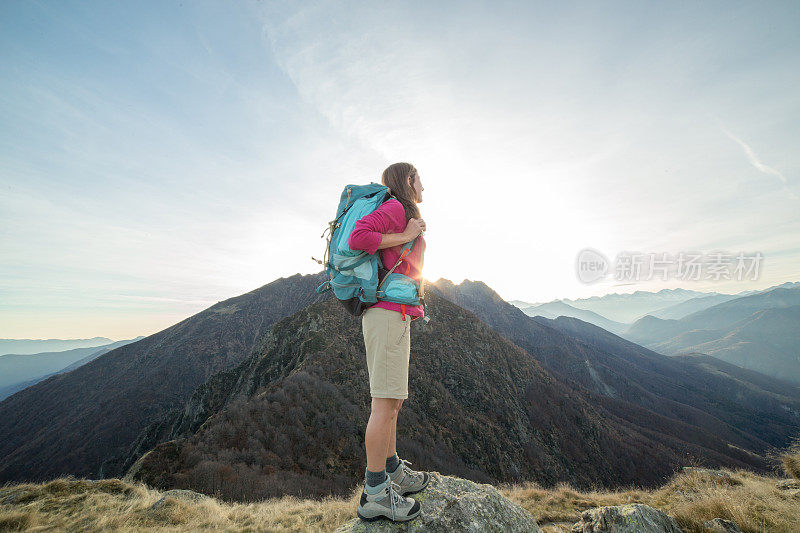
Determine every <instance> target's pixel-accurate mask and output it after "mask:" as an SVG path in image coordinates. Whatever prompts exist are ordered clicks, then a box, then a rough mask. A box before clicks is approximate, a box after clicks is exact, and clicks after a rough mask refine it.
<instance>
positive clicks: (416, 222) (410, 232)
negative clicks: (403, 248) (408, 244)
mask: <svg viewBox="0 0 800 533" xmlns="http://www.w3.org/2000/svg"><path fill="white" fill-rule="evenodd" d="M424 231H425V221H424V220H422V219H421V218H409V219H408V224H406V230H405V231H404V232H403V233H405V235H406V237H407V238H408V240H409V241H410V240H411V239H414V238H416V237H418V236H419V235H420V234H421V233H422V232H424Z"/></svg>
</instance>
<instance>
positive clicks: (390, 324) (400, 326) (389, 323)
mask: <svg viewBox="0 0 800 533" xmlns="http://www.w3.org/2000/svg"><path fill="white" fill-rule="evenodd" d="M361 326H362V329H363V330H364V345H365V346H366V349H367V369H368V370H369V392H370V395H371V396H372V397H373V398H408V361H409V358H410V357H411V317H410V316H408V315H406V319H405V320H403V315H401V314H400V313H398V312H397V311H391V310H389V309H384V308H382V307H370V308H369V309H367V310H366V311H364V314H363V315H361Z"/></svg>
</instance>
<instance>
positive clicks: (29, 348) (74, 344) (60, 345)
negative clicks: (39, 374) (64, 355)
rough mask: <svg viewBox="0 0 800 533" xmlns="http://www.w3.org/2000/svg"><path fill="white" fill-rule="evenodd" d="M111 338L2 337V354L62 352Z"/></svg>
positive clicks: (107, 341) (100, 343) (0, 341)
mask: <svg viewBox="0 0 800 533" xmlns="http://www.w3.org/2000/svg"><path fill="white" fill-rule="evenodd" d="M112 342H114V341H112V340H111V339H107V338H105V337H93V338H91V339H0V355H5V354H9V353H11V354H17V355H25V354H36V353H43V352H62V351H64V350H72V349H75V348H97V347H100V346H104V345H106V344H111V343H112Z"/></svg>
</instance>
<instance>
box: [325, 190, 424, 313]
mask: <svg viewBox="0 0 800 533" xmlns="http://www.w3.org/2000/svg"><path fill="white" fill-rule="evenodd" d="M390 198H394V196H392V194H391V191H390V190H389V188H388V187H386V186H385V185H381V184H379V183H369V184H368V185H348V186H346V187H345V188H344V190H343V191H342V196H341V198H340V200H339V207H338V208H337V209H336V218H335V219H333V220H332V221H330V222H329V223H328V228H327V229H326V230H325V231H324V232H323V233H322V236H321V237H325V234H326V233H327V234H328V238H327V243H326V247H325V256H324V260H322V261H320V260H319V259H314V257H312V258H311V259H314V261H316V262H317V263H319V264H321V265H323V266H324V267H325V270H326V272H327V274H328V280H327V281H325V282H323V283H322V284H321V285H320V286H319V287H317V293H318V294H321V293H323V292H325V291H328V290H331V289H333V294H334V296H336V298H337V299H338V300H339V301H340V302H341V303H342V304H343V305H344V307H345V309H347V311H348V312H350V313H351V314H352V315H355V316H361V314H362V313H363V312H364V311H365V310H367V309H368V308H369V307H371V306H373V305H374V304H376V303H377V302H378V301H379V300H380V301H384V302H395V303H400V304H406V305H412V306H414V305H420V304H422V306H423V309H425V319H424V321H425V322H427V321H428V320H429V318H428V316H427V315H428V312H427V306H425V300H424V288H422V287H420V284H419V283H418V282H417V280H415V279H413V278H410V277H408V276H406V275H404V274H401V273H399V272H394V269H395V268H397V266H398V265H400V261H402V259H403V258H404V257H405V256H406V255H408V254H409V253H410V252H411V248H412V247H413V246H414V243H415V242H416V240H417V239H416V238H415V239H414V240H412V241H411V242H407V243H406V244H404V245H403V249H402V251H401V253H400V258H399V259H398V260H397V263H395V265H394V266H393V267H392V268H391V269H389V270H386V268H385V267H384V265H383V262H382V261H381V258H380V252H379V251H377V252H375V253H374V254H369V253H367V252H366V251H364V250H351V249H350V246H349V244H348V240H349V238H350V234H351V233H352V232H353V229H354V228H355V226H356V222H357V221H358V220H359V219H360V218H361V217H363V216H365V215H368V214H370V213H372V212H373V211H375V210H376V209H377V208H378V207H380V205H381V204H382V203H383V202H385V201H386V200H388V199H390Z"/></svg>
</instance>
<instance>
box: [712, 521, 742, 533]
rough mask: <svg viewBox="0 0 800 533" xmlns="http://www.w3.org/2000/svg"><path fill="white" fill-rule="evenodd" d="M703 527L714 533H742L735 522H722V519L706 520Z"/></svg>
mask: <svg viewBox="0 0 800 533" xmlns="http://www.w3.org/2000/svg"><path fill="white" fill-rule="evenodd" d="M703 525H704V526H705V527H706V529H708V530H709V531H713V532H714V533H742V530H741V529H739V526H737V525H736V522H731V521H730V520H724V519H722V518H715V519H713V520H706V521H705V522H703Z"/></svg>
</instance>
